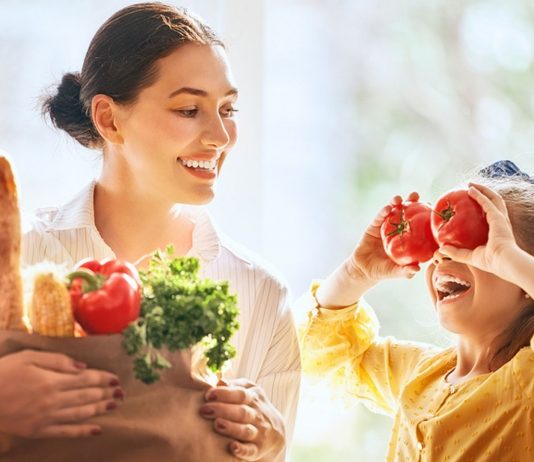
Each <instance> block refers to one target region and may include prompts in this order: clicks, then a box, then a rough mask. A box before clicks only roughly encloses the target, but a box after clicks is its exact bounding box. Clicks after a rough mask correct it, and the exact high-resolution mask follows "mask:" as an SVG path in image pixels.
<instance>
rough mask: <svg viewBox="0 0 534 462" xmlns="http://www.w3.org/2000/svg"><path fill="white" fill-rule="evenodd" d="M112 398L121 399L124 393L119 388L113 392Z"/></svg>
mask: <svg viewBox="0 0 534 462" xmlns="http://www.w3.org/2000/svg"><path fill="white" fill-rule="evenodd" d="M113 398H115V399H123V398H124V392H123V391H122V390H121V389H120V388H117V389H116V390H115V391H114V392H113Z"/></svg>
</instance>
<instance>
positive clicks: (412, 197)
mask: <svg viewBox="0 0 534 462" xmlns="http://www.w3.org/2000/svg"><path fill="white" fill-rule="evenodd" d="M408 200H409V201H411V202H417V201H419V193H418V192H416V191H414V192H411V193H410V195H409V196H408Z"/></svg>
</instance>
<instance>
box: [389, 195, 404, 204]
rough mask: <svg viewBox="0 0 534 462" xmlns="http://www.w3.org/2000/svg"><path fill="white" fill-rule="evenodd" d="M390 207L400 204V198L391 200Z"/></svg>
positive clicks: (396, 197)
mask: <svg viewBox="0 0 534 462" xmlns="http://www.w3.org/2000/svg"><path fill="white" fill-rule="evenodd" d="M390 204H391V205H393V206H395V205H400V204H402V197H401V196H394V197H393V199H391V203H390Z"/></svg>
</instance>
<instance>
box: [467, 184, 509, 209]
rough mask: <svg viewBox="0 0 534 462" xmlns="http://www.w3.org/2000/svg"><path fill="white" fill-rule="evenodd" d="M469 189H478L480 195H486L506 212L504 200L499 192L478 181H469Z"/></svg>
mask: <svg viewBox="0 0 534 462" xmlns="http://www.w3.org/2000/svg"><path fill="white" fill-rule="evenodd" d="M469 189H470V190H471V189H474V190H475V191H478V192H480V193H481V194H482V195H484V196H486V197H487V198H488V199H489V200H490V201H491V202H493V204H494V205H495V206H496V207H497V208H498V209H499V210H500V211H501V212H503V213H505V214H506V212H507V208H506V202H505V201H504V199H503V198H502V196H501V195H500V194H499V193H497V192H496V191H494V190H493V189H491V188H488V187H487V186H484V185H482V184H478V183H469Z"/></svg>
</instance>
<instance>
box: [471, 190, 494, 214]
mask: <svg viewBox="0 0 534 462" xmlns="http://www.w3.org/2000/svg"><path fill="white" fill-rule="evenodd" d="M468 193H469V196H471V197H472V198H473V199H474V200H475V201H476V202H477V203H478V204H479V205H480V206H481V207H482V210H484V212H486V214H491V213H495V212H498V211H500V210H499V208H498V207H497V205H496V204H495V203H494V202H493V201H492V200H491V199H490V198H489V197H488V196H486V195H485V194H483V193H482V192H481V191H480V190H479V189H477V188H475V187H474V186H471V187H469V192H468Z"/></svg>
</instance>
